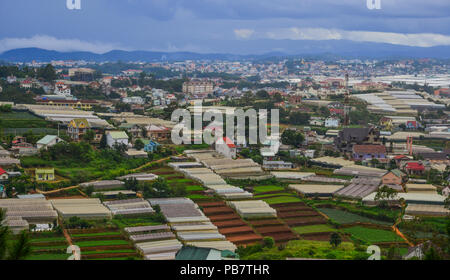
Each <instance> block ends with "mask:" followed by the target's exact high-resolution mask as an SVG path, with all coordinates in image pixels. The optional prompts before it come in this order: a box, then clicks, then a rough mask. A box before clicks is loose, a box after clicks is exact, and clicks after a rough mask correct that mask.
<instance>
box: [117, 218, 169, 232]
mask: <svg viewBox="0 0 450 280" xmlns="http://www.w3.org/2000/svg"><path fill="white" fill-rule="evenodd" d="M112 222H113V223H114V224H115V225H116V226H117V227H118V228H119V229H123V228H126V227H139V226H156V225H160V224H161V223H160V222H158V221H155V219H154V218H153V217H152V216H148V217H136V218H123V217H117V216H116V217H114V218H113V219H112Z"/></svg>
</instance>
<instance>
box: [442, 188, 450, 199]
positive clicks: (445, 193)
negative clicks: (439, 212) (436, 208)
mask: <svg viewBox="0 0 450 280" xmlns="http://www.w3.org/2000/svg"><path fill="white" fill-rule="evenodd" d="M442 195H443V196H445V197H448V196H450V187H446V188H445V189H443V190H442Z"/></svg>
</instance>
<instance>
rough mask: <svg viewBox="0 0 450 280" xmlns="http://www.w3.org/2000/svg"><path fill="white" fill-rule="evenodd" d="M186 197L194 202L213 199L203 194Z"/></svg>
mask: <svg viewBox="0 0 450 280" xmlns="http://www.w3.org/2000/svg"><path fill="white" fill-rule="evenodd" d="M186 197H187V198H190V199H192V200H195V199H211V197H209V196H206V195H202V194H191V195H188V196H186Z"/></svg>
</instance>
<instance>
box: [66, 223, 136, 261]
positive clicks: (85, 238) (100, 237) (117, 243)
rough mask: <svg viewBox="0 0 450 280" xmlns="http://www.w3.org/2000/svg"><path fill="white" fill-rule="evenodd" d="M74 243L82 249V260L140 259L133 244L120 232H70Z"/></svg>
mask: <svg viewBox="0 0 450 280" xmlns="http://www.w3.org/2000/svg"><path fill="white" fill-rule="evenodd" d="M69 233H70V236H71V238H72V242H73V244H74V245H77V246H79V247H80V249H81V259H83V260H91V259H110V258H125V259H127V258H138V254H137V253H136V251H135V250H134V247H133V246H132V245H131V243H130V242H129V241H128V240H127V239H126V238H125V236H124V235H122V233H121V232H120V231H118V230H114V229H94V230H69Z"/></svg>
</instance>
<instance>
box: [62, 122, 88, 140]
mask: <svg viewBox="0 0 450 280" xmlns="http://www.w3.org/2000/svg"><path fill="white" fill-rule="evenodd" d="M89 128H90V124H89V122H88V120H87V119H73V120H71V121H70V123H69V124H68V125H67V135H68V136H69V137H70V138H72V140H74V141H79V140H80V139H81V138H82V137H83V135H84V134H86V132H87V131H88V130H89Z"/></svg>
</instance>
